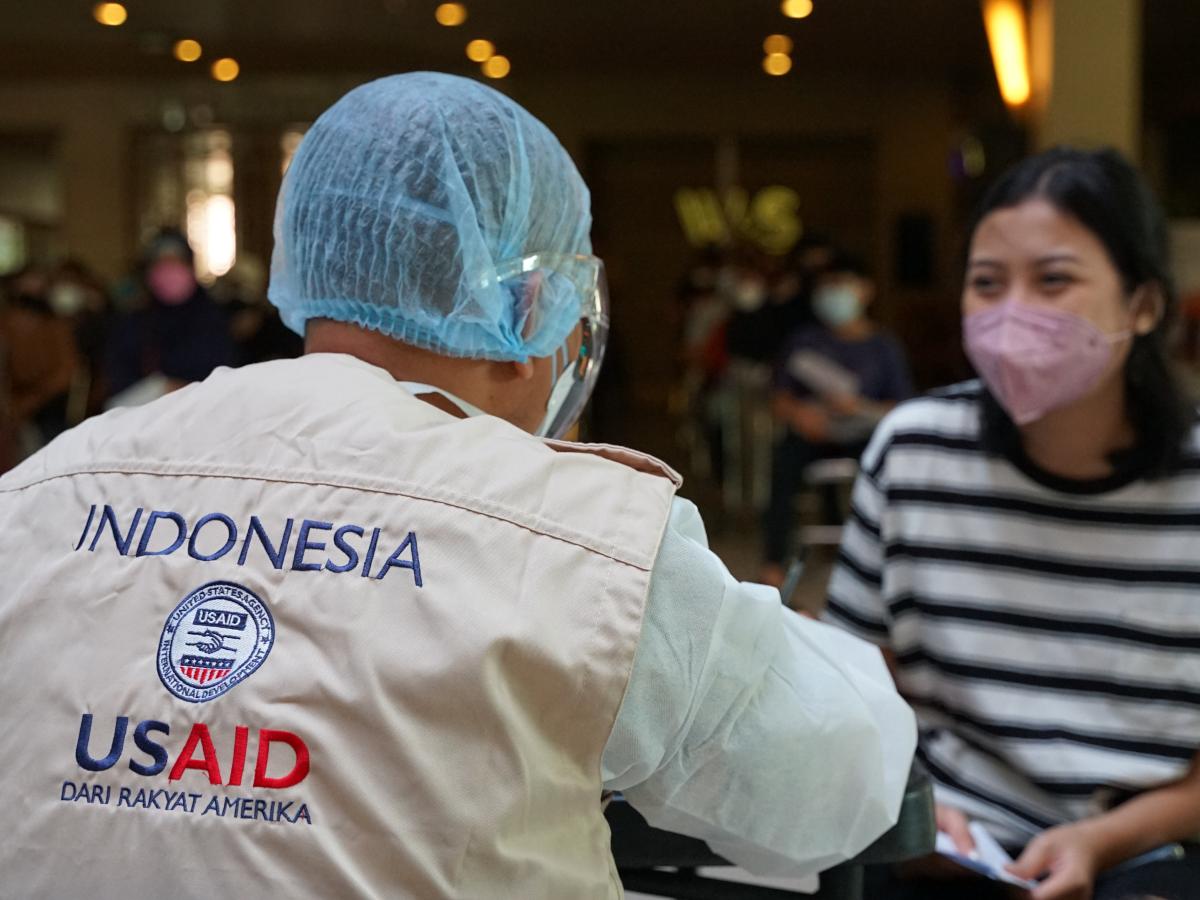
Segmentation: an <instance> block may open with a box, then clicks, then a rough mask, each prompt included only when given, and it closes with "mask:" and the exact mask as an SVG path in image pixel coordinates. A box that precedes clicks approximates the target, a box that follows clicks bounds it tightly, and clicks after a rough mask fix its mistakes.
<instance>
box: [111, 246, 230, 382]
mask: <svg viewBox="0 0 1200 900" xmlns="http://www.w3.org/2000/svg"><path fill="white" fill-rule="evenodd" d="M194 264H195V257H194V254H193V252H192V249H191V247H190V246H189V245H188V242H187V238H186V237H184V236H183V234H182V233H180V232H179V231H177V230H175V229H164V230H163V231H161V232H159V234H158V235H157V236H155V238H154V239H153V240H152V241H151V242H150V243H149V245H148V246H147V248H146V251H145V253H144V255H143V258H142V262H141V283H142V289H143V293H144V294H145V299H146V303H145V304H144V305H143V306H142V308H140V309H136V310H133V311H132V312H130V313H128V314H127V315H125V316H124V317H122V318H121V319H120V320H118V321H117V322H116V323H115V325H114V326H113V329H112V334H111V337H110V340H109V346H108V350H107V354H106V356H107V361H108V363H107V374H108V387H109V390H110V391H111V392H112V393H113V394H119V393H121V392H123V391H126V390H127V389H129V388H131V387H133V386H135V385H138V384H142V383H144V382H147V380H154V379H159V380H161V381H162V383H163V384H164V385H165V387H166V389H167V390H174V389H176V388H179V387H182V386H183V385H185V384H190V383H191V382H193V381H201V380H203V379H204V378H206V377H207V376H208V374H209V373H210V372H212V371H213V370H214V369H216V368H217V367H218V366H227V365H230V364H231V363H232V362H233V360H234V353H233V340H232V338H231V337H230V333H229V321H228V317H227V316H226V314H225V313H224V311H222V310H221V309H220V308H219V307H217V305H216V304H215V303H214V302H213V300H212V297H210V296H209V293H208V291H207V290H206V289H205V288H204V286H203V285H201V284H200V283H199V282H198V281H197V280H196V274H195V267H194Z"/></svg>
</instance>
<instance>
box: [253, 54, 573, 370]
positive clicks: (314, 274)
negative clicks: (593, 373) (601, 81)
mask: <svg viewBox="0 0 1200 900" xmlns="http://www.w3.org/2000/svg"><path fill="white" fill-rule="evenodd" d="M590 228H591V212H590V202H589V195H588V191H587V188H586V187H585V186H584V183H583V179H582V178H580V176H579V172H578V171H577V170H576V169H575V166H574V164H573V163H572V162H571V158H570V157H569V156H568V155H567V152H566V150H564V149H563V147H562V145H561V144H560V143H559V142H558V140H557V139H556V138H555V137H554V135H553V134H551V133H550V130H549V129H547V128H546V126H545V125H543V124H542V123H541V122H539V121H538V120H537V119H535V118H534V117H533V116H532V115H530V114H529V113H528V112H527V111H526V110H524V109H523V108H521V107H520V106H518V105H517V104H516V103H514V102H513V101H512V100H510V99H508V98H507V97H505V96H504V95H503V94H500V93H499V92H497V91H495V90H493V89H491V88H489V87H486V86H484V85H482V84H479V83H478V82H475V81H471V80H469V79H466V78H459V77H456V76H452V75H443V74H439V73H434V72H413V73H409V74H405V75H393V76H391V77H388V78H381V79H379V80H378V81H372V82H370V83H369V84H364V85H362V86H360V87H358V88H355V89H354V90H352V91H350V93H348V94H346V95H345V96H344V97H342V98H341V99H340V100H339V101H338V102H337V103H335V104H334V105H333V106H331V107H330V108H329V109H328V110H326V111H325V113H323V114H322V115H321V117H320V118H319V119H317V121H316V122H315V123H314V124H313V126H312V128H311V129H309V131H308V133H307V134H306V135H305V137H304V140H303V141H302V142H301V144H300V147H299V149H298V150H297V151H296V155H295V157H294V158H293V160H292V164H291V166H290V168H289V169H288V172H287V175H286V177H285V178H284V183H283V187H282V188H281V190H280V192H279V202H278V205H277V207H276V213H275V250H274V254H273V256H272V259H271V285H270V289H269V292H268V293H269V296H270V298H271V302H272V303H274V304H275V306H277V307H278V308H279V312H280V315H281V316H282V318H283V321H284V323H285V324H286V325H287V326H288V327H289V328H291V329H292V330H293V331H295V332H297V333H299V334H303V333H304V324H305V322H306V321H307V320H309V319H312V318H328V319H335V320H337V321H340V322H352V323H355V324H357V325H361V326H363V327H366V328H370V329H373V330H375V331H379V332H382V333H383V334H386V335H388V336H389V337H392V338H395V339H396V340H399V341H403V342H404V343H408V344H413V345H416V346H419V347H424V348H426V349H429V350H433V351H435V352H437V353H441V354H443V355H447V356H458V357H470V358H476V359H496V360H518V359H519V360H524V359H527V358H528V357H530V356H549V355H551V354H552V353H554V351H555V349H556V348H557V347H558V346H559V345H561V344H562V343H563V341H565V340H566V339H567V336H568V335H569V334H570V333H571V331H572V329H573V328H574V327H575V325H576V324H577V323H578V321H579V317H580V305H581V302H582V298H581V297H580V296H579V292H578V291H577V290H575V288H574V286H573V285H572V283H571V282H570V280H569V279H566V278H547V279H545V282H544V286H543V287H542V289H540V290H539V291H536V292H534V294H535V295H536V301H534V302H533V304H532V305H533V306H535V307H536V308H532V309H531V308H529V307H530V305H531V303H530V301H529V297H530V293H529V292H526V291H523V290H522V289H521V288H520V285H519V284H516V285H514V284H511V283H505V282H502V281H499V280H498V278H497V269H498V268H501V269H503V268H504V264H505V263H511V262H512V261H514V260H518V259H521V258H522V257H525V256H529V255H532V254H535V253H542V254H589V253H591V240H590V238H589V236H588V232H589V230H590Z"/></svg>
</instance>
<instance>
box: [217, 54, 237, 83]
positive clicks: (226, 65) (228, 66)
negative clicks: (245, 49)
mask: <svg viewBox="0 0 1200 900" xmlns="http://www.w3.org/2000/svg"><path fill="white" fill-rule="evenodd" d="M241 71H242V67H241V66H239V65H238V61H237V60H236V59H233V58H232V57H229V56H223V57H221V58H220V59H218V60H217V61H216V62H214V63H213V64H212V77H213V78H215V79H217V81H233V79H235V78H237V77H238V73H239V72H241Z"/></svg>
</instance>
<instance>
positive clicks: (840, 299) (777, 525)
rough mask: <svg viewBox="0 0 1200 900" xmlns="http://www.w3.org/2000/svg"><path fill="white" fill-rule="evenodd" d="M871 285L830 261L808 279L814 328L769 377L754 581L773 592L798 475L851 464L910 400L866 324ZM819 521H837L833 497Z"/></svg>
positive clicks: (898, 355) (794, 340) (799, 335)
mask: <svg viewBox="0 0 1200 900" xmlns="http://www.w3.org/2000/svg"><path fill="white" fill-rule="evenodd" d="M874 294H875V286H874V282H873V281H872V280H871V279H870V278H869V277H868V275H867V271H866V268H865V267H864V266H863V264H862V263H861V262H859V261H858V260H857V259H855V258H854V257H852V256H850V255H848V254H846V253H837V254H835V255H834V256H833V257H832V258H831V259H830V260H829V261H828V262H827V264H826V268H825V270H824V271H823V272H822V273H821V274H820V275H818V276H817V277H816V280H815V285H814V289H813V294H812V311H813V314H814V316H815V317H816V319H817V321H818V323H819V324H817V325H811V326H802V327H801V328H799V329H797V330H796V332H795V333H793V334H792V336H791V337H789V338H788V339H787V341H785V343H784V346H783V351H782V353H781V354H780V357H779V363H778V364H777V366H776V369H775V375H774V391H773V397H772V411H773V412H774V414H775V417H776V419H778V420H779V421H780V422H782V424H783V426H784V431H783V435H782V437H781V438H780V440H779V442H778V443H777V445H776V447H775V453H774V457H773V460H772V467H771V495H770V499H769V502H768V505H767V509H766V513H765V515H764V516H763V528H764V534H765V544H766V547H765V550H766V552H765V557H766V563H765V565H764V567H763V571H762V574H761V576H760V577H761V580H763V581H764V582H766V583H768V584H775V585H778V584H781V583H782V582H783V577H784V561H785V560H786V559H787V557H788V556H789V555H790V553H791V552H792V548H791V532H792V523H793V519H794V515H793V503H794V500H795V496H796V492H797V491H798V490H799V489H800V486H801V485H802V484H803V481H804V473H805V470H806V469H807V468H808V467H809V466H810V465H812V464H813V463H814V462H816V461H817V460H821V459H831V458H832V459H837V458H846V457H851V458H855V459H857V458H858V456H859V455H860V454H861V453H862V451H863V448H864V447H865V446H866V442H867V440H868V439H869V438H870V436H871V432H872V431H873V430H874V429H875V426H876V425H877V424H878V423H879V421H880V419H882V418H883V416H884V415H885V414H886V413H887V412H888V411H889V410H891V409H892V408H893V407H894V406H895V405H896V404H897V403H898V402H900V401H902V400H906V399H907V398H908V397H910V396H912V379H911V377H910V375H909V371H908V363H907V361H906V360H905V356H904V350H903V349H902V348H901V346H900V343H899V342H898V341H897V340H896V339H895V338H894V337H892V336H891V335H890V334H888V333H887V332H885V331H883V330H882V329H880V328H879V327H877V326H876V325H875V324H874V323H873V322H872V321H871V320H870V319H869V318H867V309H868V307H869V306H870V304H871V302H872V300H873V299H874ZM824 500H825V506H826V511H825V515H826V517H827V518H829V519H830V520H831V521H834V522H836V521H838V520H839V519H840V514H839V512H838V510H837V502H836V497H834V498H830V497H826V498H824Z"/></svg>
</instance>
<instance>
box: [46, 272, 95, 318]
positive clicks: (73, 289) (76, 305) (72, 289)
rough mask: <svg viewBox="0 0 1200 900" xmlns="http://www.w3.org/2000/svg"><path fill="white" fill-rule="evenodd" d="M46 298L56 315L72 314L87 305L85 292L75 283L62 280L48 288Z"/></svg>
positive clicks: (80, 310)
mask: <svg viewBox="0 0 1200 900" xmlns="http://www.w3.org/2000/svg"><path fill="white" fill-rule="evenodd" d="M46 300H47V302H48V303H49V304H50V308H51V309H52V310H54V312H55V314H56V315H59V316H63V317H66V316H73V315H75V314H76V313H78V312H82V311H83V308H84V307H85V306H86V305H87V292H86V291H85V290H84V289H83V288H81V287H80V286H79V285H77V284H71V283H70V282H69V281H64V282H59V283H58V284H56V285H54V286H53V287H51V288H50V292H49V294H48V295H47V297H46Z"/></svg>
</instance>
